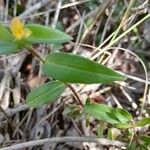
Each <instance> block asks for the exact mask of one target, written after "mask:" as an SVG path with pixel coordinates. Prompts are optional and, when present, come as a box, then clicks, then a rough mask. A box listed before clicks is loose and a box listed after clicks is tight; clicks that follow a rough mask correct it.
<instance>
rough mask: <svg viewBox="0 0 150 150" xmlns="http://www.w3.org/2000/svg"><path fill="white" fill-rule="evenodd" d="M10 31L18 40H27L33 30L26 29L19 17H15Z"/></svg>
mask: <svg viewBox="0 0 150 150" xmlns="http://www.w3.org/2000/svg"><path fill="white" fill-rule="evenodd" d="M10 30H11V32H12V35H13V36H14V37H15V38H16V39H17V40H21V39H23V38H27V37H29V36H30V35H31V30H29V29H27V28H25V27H24V24H23V23H22V22H21V20H20V19H19V17H15V18H13V19H12V21H11V23H10Z"/></svg>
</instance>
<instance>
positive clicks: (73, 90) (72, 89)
mask: <svg viewBox="0 0 150 150" xmlns="http://www.w3.org/2000/svg"><path fill="white" fill-rule="evenodd" d="M65 84H66V85H67V86H68V87H69V89H70V90H71V91H72V92H73V93H74V95H75V97H76V99H77V100H78V102H79V104H80V105H81V106H82V107H83V106H84V105H83V104H82V101H81V100H80V98H79V96H78V94H77V93H76V91H75V89H74V88H73V87H72V86H71V85H70V84H69V83H65Z"/></svg>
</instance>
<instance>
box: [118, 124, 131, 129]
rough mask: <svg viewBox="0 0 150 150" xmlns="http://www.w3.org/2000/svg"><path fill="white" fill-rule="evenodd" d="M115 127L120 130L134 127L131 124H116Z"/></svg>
mask: <svg viewBox="0 0 150 150" xmlns="http://www.w3.org/2000/svg"><path fill="white" fill-rule="evenodd" d="M115 127H116V128H120V129H128V128H131V127H132V125H131V124H129V123H117V124H115Z"/></svg>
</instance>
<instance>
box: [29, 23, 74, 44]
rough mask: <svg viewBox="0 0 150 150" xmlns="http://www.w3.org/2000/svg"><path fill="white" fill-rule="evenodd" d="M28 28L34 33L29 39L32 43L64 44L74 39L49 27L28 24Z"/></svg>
mask: <svg viewBox="0 0 150 150" xmlns="http://www.w3.org/2000/svg"><path fill="white" fill-rule="evenodd" d="M26 27H27V28H28V29H29V30H31V32H32V33H31V36H29V37H28V38H27V40H28V41H29V42H32V43H48V44H53V43H64V42H68V41H70V40H71V39H72V38H71V37H70V36H69V35H68V34H66V33H64V32H62V31H59V30H57V29H53V28H50V27H47V26H43V25H38V24H27V25H26Z"/></svg>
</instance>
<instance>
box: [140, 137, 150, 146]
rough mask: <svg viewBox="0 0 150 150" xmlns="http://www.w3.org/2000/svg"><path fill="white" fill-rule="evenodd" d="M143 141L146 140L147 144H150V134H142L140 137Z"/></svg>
mask: <svg viewBox="0 0 150 150" xmlns="http://www.w3.org/2000/svg"><path fill="white" fill-rule="evenodd" d="M140 139H141V140H142V141H144V142H145V143H146V144H147V145H150V136H142V137H140Z"/></svg>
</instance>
